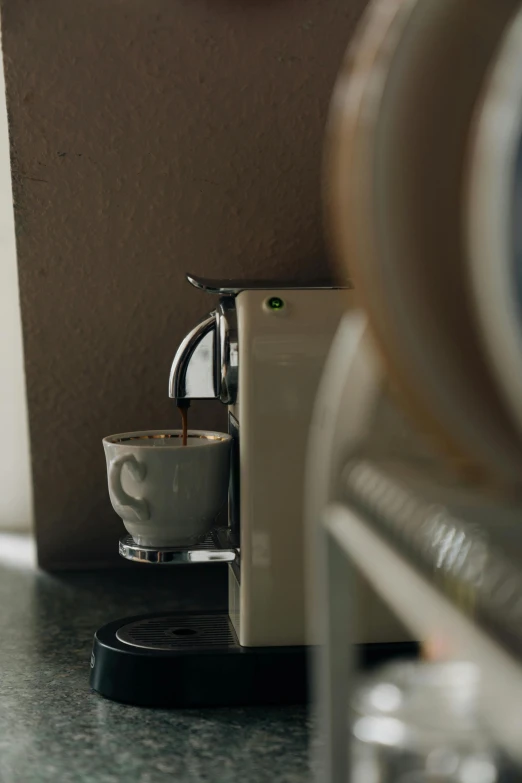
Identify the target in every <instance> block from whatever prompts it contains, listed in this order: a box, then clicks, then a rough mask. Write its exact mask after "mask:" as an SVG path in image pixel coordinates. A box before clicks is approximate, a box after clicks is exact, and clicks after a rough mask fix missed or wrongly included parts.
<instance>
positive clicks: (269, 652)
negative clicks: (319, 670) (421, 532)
mask: <svg viewBox="0 0 522 783" xmlns="http://www.w3.org/2000/svg"><path fill="white" fill-rule="evenodd" d="M366 647H367V648H368V650H366V649H365V648H366ZM370 648H371V649H370ZM378 648H379V649H378ZM306 650H307V648H306V647H241V646H240V645H239V644H238V641H237V637H236V635H235V632H234V629H233V627H232V624H231V622H230V619H229V616H228V614H227V613H226V612H210V613H206V614H194V613H185V614H180V613H177V614H165V613H162V614H149V615H142V616H139V617H127V618H124V619H121V620H115V621H114V622H112V623H108V625H104V626H103V627H102V628H100V629H99V630H98V631H97V632H96V634H95V636H94V645H93V651H92V656H91V687H92V688H93V689H94V690H95V691H97V692H98V693H100V694H101V695H102V696H105V697H106V698H108V699H112V700H114V701H119V702H123V703H126V704H133V705H136V706H144V707H212V706H214V707H217V706H234V705H237V706H239V705H255V704H257V705H268V704H299V703H303V702H305V701H307V696H308V688H307V674H308V672H307V668H308V663H307V653H306ZM361 653H362V659H361V664H362V665H368V664H369V665H372V664H374V663H376V662H377V661H379V660H384V659H388V658H390V657H395V656H397V655H411V654H415V645H397V644H390V645H367V646H363V649H361Z"/></svg>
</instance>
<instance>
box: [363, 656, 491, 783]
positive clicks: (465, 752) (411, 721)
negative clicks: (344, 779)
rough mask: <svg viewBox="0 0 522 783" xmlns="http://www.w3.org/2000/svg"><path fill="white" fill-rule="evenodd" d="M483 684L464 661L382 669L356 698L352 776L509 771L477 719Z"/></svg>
mask: <svg viewBox="0 0 522 783" xmlns="http://www.w3.org/2000/svg"><path fill="white" fill-rule="evenodd" d="M479 692H480V682H479V675H478V671H477V669H476V668H475V667H474V666H473V665H472V664H470V663H466V662H456V661H453V662H447V663H438V664H428V663H418V662H413V661H412V662H399V663H393V664H389V665H388V666H385V667H383V668H382V669H380V670H378V671H377V672H376V674H374V675H373V676H371V677H370V678H369V679H368V680H367V681H366V682H365V683H364V684H363V685H361V686H360V688H359V689H358V690H357V691H356V693H355V696H354V699H353V702H352V709H353V722H352V762H353V763H352V775H351V778H350V779H351V781H352V783H497V781H500V780H501V779H504V778H501V777H500V775H499V767H500V761H499V760H498V757H497V753H496V751H495V749H494V746H493V744H492V742H491V740H490V738H489V736H488V735H487V733H486V732H485V731H484V729H483V727H482V726H481V725H480V720H479V718H478V711H477V704H478V701H479ZM504 768H505V765H504Z"/></svg>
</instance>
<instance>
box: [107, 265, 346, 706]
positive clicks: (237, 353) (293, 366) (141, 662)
mask: <svg viewBox="0 0 522 783" xmlns="http://www.w3.org/2000/svg"><path fill="white" fill-rule="evenodd" d="M189 281H190V282H191V283H192V284H193V285H194V286H196V288H199V289H201V290H203V291H206V292H207V293H211V294H217V295H218V296H219V299H218V305H217V308H216V310H214V311H213V312H211V313H210V314H208V315H207V316H205V318H203V319H202V320H201V321H200V323H198V324H197V326H196V327H195V328H194V329H193V330H192V331H191V332H190V333H189V334H188V335H187V336H186V337H185V339H184V340H183V341H182V343H181V345H180V347H179V349H178V351H177V353H176V356H175V358H174V361H173V364H172V368H171V372H170V379H169V395H170V397H172V398H173V399H175V400H176V402H177V403H178V404H180V405H187V404H189V403H190V401H191V400H219V401H221V402H222V403H223V404H225V405H227V407H228V421H229V432H230V434H231V435H232V436H233V448H232V459H231V471H230V489H229V509H228V524H227V525H226V526H224V527H222V528H216V529H214V530H213V532H212V534H211V536H209V537H208V538H207V539H205V540H204V541H202V542H201V543H200V544H198V545H197V546H192V547H188V548H183V549H179V548H162V549H153V548H149V547H144V546H139V545H137V544H136V543H135V542H134V540H133V539H132V538H131V537H130V536H128V535H127V536H124V537H122V538H121V540H120V545H119V551H120V554H121V555H122V557H124V558H127V559H129V560H133V561H137V562H140V563H144V564H145V567H147V566H148V567H151V566H156V567H159V566H162V567H165V566H167V565H172V566H173V565H179V566H188V565H190V564H195V563H198V564H201V563H205V564H208V566H209V567H211V566H212V565H213V564H215V563H227V564H228V566H229V567H228V572H229V573H228V584H229V605H228V612H222V613H219V612H218V613H216V612H214V613H185V614H180V613H176V614H161V615H148V616H141V617H129V618H124V619H120V620H116V621H114V622H112V623H109V624H108V625H106V626H104V627H103V628H101V629H100V630H98V632H97V633H96V635H95V640H94V647H93V655H92V660H91V685H92V687H93V688H94V689H95V690H96V691H98V692H100V693H101V694H102V695H104V696H106V697H108V698H112V699H115V700H118V701H123V702H129V703H133V704H143V705H150V706H155V705H157V706H160V705H161V706H178V705H179V706H183V705H204V704H205V705H212V704H249V703H250V704H256V703H258V704H261V703H292V702H293V703H295V702H298V701H302V700H304V699H305V698H306V679H307V677H306V673H307V672H306V670H307V664H306V646H305V635H306V634H305V605H304V604H305V601H304V593H305V590H304V562H303V561H304V551H303V550H304V540H303V539H304V530H303V527H304V525H303V494H304V491H303V490H304V474H305V461H306V446H307V439H308V429H309V424H310V419H311V415H312V409H313V404H314V399H315V396H316V391H317V387H318V383H319V379H320V376H321V372H322V369H323V365H324V361H325V358H326V356H327V353H328V350H329V348H330V344H331V342H332V338H333V335H334V334H335V331H336V329H337V326H338V324H339V321H340V318H341V315H342V312H343V311H344V309H345V307H346V302H347V298H349V297H350V296H351V292H350V291H347V290H340V289H336V288H334V287H332V285H331V284H330V283H317V284H316V285H314V286H311V287H309V288H297V287H295V286H292V285H284V284H281V283H277V284H276V283H273V284H272V283H269V282H256V283H245V282H243V283H241V282H238V283H235V282H232V281H226V282H223V283H220V282H216V281H208V280H201V279H197V278H194V277H189Z"/></svg>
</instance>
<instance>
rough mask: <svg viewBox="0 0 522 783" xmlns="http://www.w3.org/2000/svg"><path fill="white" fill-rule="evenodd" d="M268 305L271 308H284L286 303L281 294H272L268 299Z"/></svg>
mask: <svg viewBox="0 0 522 783" xmlns="http://www.w3.org/2000/svg"><path fill="white" fill-rule="evenodd" d="M267 305H268V307H269V308H270V309H271V310H282V309H283V307H284V306H285V303H284V301H283V300H282V299H280V297H279V296H272V297H270V299H269V300H268V302H267Z"/></svg>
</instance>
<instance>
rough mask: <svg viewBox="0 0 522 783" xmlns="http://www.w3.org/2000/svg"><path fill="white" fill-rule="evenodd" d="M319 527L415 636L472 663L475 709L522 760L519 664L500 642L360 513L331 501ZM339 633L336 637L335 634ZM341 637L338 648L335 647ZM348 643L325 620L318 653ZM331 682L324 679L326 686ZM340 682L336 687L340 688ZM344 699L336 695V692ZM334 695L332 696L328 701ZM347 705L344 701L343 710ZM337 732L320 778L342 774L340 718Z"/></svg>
mask: <svg viewBox="0 0 522 783" xmlns="http://www.w3.org/2000/svg"><path fill="white" fill-rule="evenodd" d="M323 532H324V535H325V536H326V538H327V542H328V548H329V549H330V550H332V549H333V551H335V552H336V555H335V557H336V558H339V557H340V556H341V555H342V556H343V557H344V568H345V569H346V570H347V571H353V569H354V568H355V569H358V570H359V571H360V572H361V573H362V574H363V575H364V576H365V577H366V579H367V580H368V581H369V582H370V584H371V585H372V586H373V588H374V589H375V590H376V592H377V593H378V594H379V595H380V596H381V597H382V598H383V599H384V600H385V601H386V602H387V604H388V605H389V606H390V607H391V608H392V609H393V611H395V612H396V614H397V615H398V616H399V617H400V618H401V620H402V621H403V622H404V624H405V625H406V626H407V627H409V628H410V630H411V631H412V632H413V633H414V634H415V635H416V637H417V638H419V639H428V638H433V637H434V636H435V637H436V638H437V639H440V640H443V642H444V645H445V650H444V654H445V657H447V658H453V659H466V660H469V661H473V662H474V663H476V664H477V666H478V667H479V668H480V671H481V674H482V682H483V698H482V704H481V707H482V713H483V715H484V717H485V719H486V720H487V721H488V723H489V726H490V729H491V731H492V733H493V734H494V736H495V738H496V740H497V741H498V743H499V744H500V745H501V746H503V747H504V748H505V749H506V751H507V752H508V753H509V754H510V755H511V756H512V758H514V759H516V760H518V761H519V762H522V745H521V743H520V726H521V725H522V665H521V662H520V661H518V660H516V659H515V658H513V657H511V656H510V655H509V654H508V653H506V651H505V650H503V649H502V647H501V646H500V644H499V643H497V641H496V640H495V639H494V638H493V637H492V636H491V635H489V634H488V633H487V632H486V631H485V630H484V629H482V628H481V627H479V626H478V625H476V624H474V623H473V621H472V619H470V618H469V617H468V616H466V615H465V614H464V613H462V612H460V611H459V609H458V608H457V607H456V605H454V604H453V603H452V602H451V601H450V600H449V599H448V598H447V597H446V596H445V595H444V594H443V593H442V592H441V591H440V590H439V589H438V588H437V587H436V586H434V585H433V584H431V583H430V581H429V580H428V579H427V578H426V577H425V575H424V574H422V573H421V572H420V571H418V570H417V569H416V568H415V567H414V566H413V565H411V564H410V563H409V562H408V561H407V560H406V559H405V558H404V557H403V556H402V555H401V554H400V552H399V551H398V549H397V548H396V547H395V546H393V545H391V544H390V543H389V542H388V541H386V540H385V539H384V538H383V537H381V536H380V535H379V534H378V533H377V532H376V531H375V530H373V529H372V526H371V525H370V524H368V523H367V522H366V520H365V519H364V517H363V516H362V515H360V514H359V513H358V512H356V511H354V510H353V509H352V508H351V507H349V506H348V505H342V504H331V505H330V506H328V507H327V508H326V510H325V512H324V515H323ZM338 578H339V568H334V569H333V570H329V571H328V573H327V579H328V582H329V583H330V589H329V594H330V595H333V594H334V593H335V592H336V589H338V585H337V586H336V585H335V581H336V580H338ZM339 640H341V641H340V642H339ZM340 645H341V648H340ZM349 647H350V644H349V641H348V640H347V638H346V635H342V636H341V637H339V634H338V632H337V630H336V629H335V628H334V627H332V625H330V627H329V629H328V634H327V640H326V648H327V651H328V652H327V656H326V659H327V660H328V659H337V658H339V656H343V655H345V656H346V659H347V660H349V656H350V649H349ZM338 687H339V683H338V682H335V683H334V682H333V681H332V683H331V688H332V690H335V689H336V688H338ZM341 690H342V689H341ZM339 698H340V697H339V696H338V695H337V694H336V693H334V692H332V693H331V694H330V700H331V701H332V703H336V704H337V707H336V708H335V709H333V708H332V707H331V706H330V714H331V716H332V720H334V719H335V720H338V718H336V717H335V716H336V715H337V713H339V712H340V710H341V709H342V706H341V705H340V704H339V703H338V701H339ZM341 698H343V699H344V695H343V694H341ZM336 700H337V701H336ZM347 708H348V705H347V703H346V702H345V705H344V709H345V713H344V714H345V715H346V710H347ZM342 726H343V730H344V731H346V734H345V735H344V737H342V736H341V734H340V733H339V731H337V734H335V733H334V732H333V731H332V730H331V728H330V736H329V737H328V738H327V743H328V744H329V749H328V752H329V755H330V761H331V765H330V766H331V773H330V776H329V779H328V783H338V781H339V783H340V781H346V779H347V777H346V775H345V776H344V777H343V776H342V774H343V772H342V769H341V766H340V762H339V761H338V759H339V758H340V757H341V756H342V754H343V752H344V753H346V749H345V748H344V750H343V749H342V747H340V743H343V742H344V745H345V746H346V743H347V726H346V720H344V721H343V722H342Z"/></svg>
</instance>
